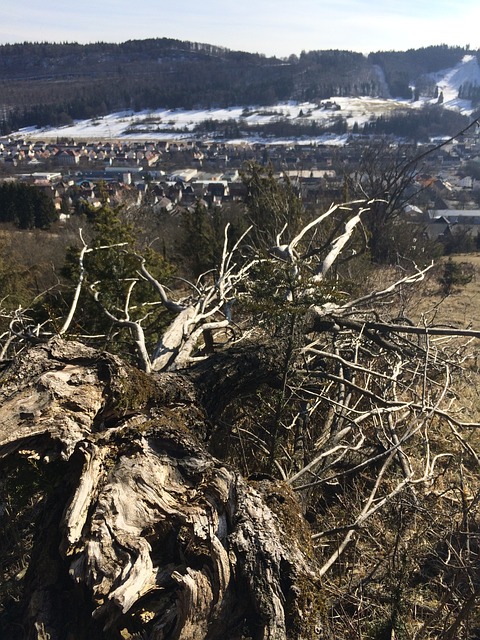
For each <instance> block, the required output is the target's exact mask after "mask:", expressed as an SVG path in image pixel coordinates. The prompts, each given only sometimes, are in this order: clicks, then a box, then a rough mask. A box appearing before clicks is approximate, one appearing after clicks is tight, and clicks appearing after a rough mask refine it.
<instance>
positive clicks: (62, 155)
mask: <svg viewBox="0 0 480 640" xmlns="http://www.w3.org/2000/svg"><path fill="white" fill-rule="evenodd" d="M54 160H55V164H58V165H64V166H73V165H76V164H78V163H79V160H80V157H79V154H78V153H76V152H75V151H73V149H60V151H58V152H57V153H56V154H55V156H54Z"/></svg>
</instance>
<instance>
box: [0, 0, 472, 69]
mask: <svg viewBox="0 0 480 640" xmlns="http://www.w3.org/2000/svg"><path fill="white" fill-rule="evenodd" d="M161 37H167V38H178V39H180V40H191V41H194V42H205V43H209V44H215V45H219V46H224V47H227V48H229V49H238V50H242V51H252V52H258V53H264V54H266V55H277V56H282V57H283V56H288V55H290V54H292V53H295V54H299V53H300V52H301V51H302V50H305V51H311V50H314V49H348V50H351V51H359V52H363V53H368V52H370V51H378V50H396V51H403V50H406V49H411V48H418V47H422V46H428V45H434V44H449V45H462V46H464V45H467V44H468V45H470V46H471V48H472V49H477V48H480V2H479V1H478V0H427V1H425V0H236V1H235V2H231V1H229V0H203V1H202V0H180V1H179V0H168V1H166V0H138V1H137V2H134V1H133V0H80V1H78V2H77V1H75V0H61V1H60V0H2V1H1V6H0V44H4V43H7V42H9V43H13V42H24V41H29V42H43V41H48V42H80V43H88V42H98V41H103V42H123V41H125V40H134V39H143V38H161Z"/></svg>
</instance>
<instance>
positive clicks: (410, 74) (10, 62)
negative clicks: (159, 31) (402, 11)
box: [0, 38, 480, 132]
mask: <svg viewBox="0 0 480 640" xmlns="http://www.w3.org/2000/svg"><path fill="white" fill-rule="evenodd" d="M466 53H469V54H470V55H477V56H479V53H480V52H479V51H470V50H468V49H466V48H462V47H449V46H446V45H439V46H432V47H427V48H423V49H417V50H409V51H406V52H377V53H372V54H370V55H369V56H364V55H363V54H360V53H355V52H352V51H338V50H329V51H322V50H318V51H311V52H302V54H301V55H300V56H296V55H291V56H290V57H288V58H285V59H279V58H275V57H265V56H264V55H261V54H252V53H245V52H240V51H231V50H228V49H224V48H219V47H214V46H211V45H208V44H200V43H194V42H183V41H179V40H172V39H167V38H157V39H149V40H132V41H128V42H124V43H121V44H108V43H96V44H88V45H80V44H76V43H64V44H50V43H24V44H12V45H3V46H0V115H1V122H0V124H1V125H2V130H3V131H4V132H8V131H9V130H15V129H18V128H20V127H22V126H27V125H39V126H43V125H58V124H66V123H68V122H70V121H71V120H72V119H82V118H88V117H92V116H99V115H104V114H106V113H111V112H113V111H118V110H123V109H132V108H133V109H135V110H140V109H148V108H158V107H167V108H178V107H183V108H193V107H197V106H198V107H212V106H231V105H251V104H257V105H261V104H263V105H266V104H274V103H275V102H278V101H284V100H290V99H292V100H300V101H301V100H322V99H327V98H331V97H334V96H364V95H366V96H372V95H375V96H383V97H389V96H396V97H405V98H408V97H410V96H411V94H412V90H411V86H412V85H414V86H416V87H419V88H420V90H421V91H422V92H423V93H425V92H426V93H428V92H433V91H434V89H435V86H434V83H432V81H431V80H430V79H429V78H428V74H430V73H432V72H435V71H439V70H441V69H446V68H449V67H453V66H455V65H456V64H457V63H458V62H459V61H460V60H461V59H462V57H463V56H464V55H465V54H466Z"/></svg>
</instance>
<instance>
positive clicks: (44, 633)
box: [0, 201, 480, 640]
mask: <svg viewBox="0 0 480 640" xmlns="http://www.w3.org/2000/svg"><path fill="white" fill-rule="evenodd" d="M368 206H369V203H366V202H363V201H360V202H354V203H349V204H346V205H342V206H332V207H331V208H330V209H329V210H328V211H327V212H326V213H322V214H321V215H319V216H316V217H314V218H313V219H312V221H311V222H308V223H307V224H305V225H304V226H303V227H302V228H301V229H300V230H297V231H296V233H295V234H293V235H292V237H291V238H290V239H287V240H285V239H284V237H285V236H288V226H285V224H283V225H282V226H281V228H278V226H277V227H276V234H275V238H274V244H272V245H271V246H270V247H269V248H268V251H263V252H259V253H256V254H255V253H252V251H251V247H249V246H248V242H247V240H248V237H247V236H244V237H243V238H242V239H243V240H245V242H244V244H241V241H238V242H236V243H234V244H233V247H232V248H229V237H228V229H227V230H226V232H225V243H224V250H223V255H222V260H221V264H220V265H219V268H218V270H217V271H216V272H214V273H209V274H203V275H202V276H201V277H200V278H199V280H198V281H197V282H196V283H188V286H187V283H185V282H184V283H183V287H182V288H179V290H177V291H170V290H169V289H168V288H167V286H166V285H165V284H164V283H162V282H161V281H160V280H159V279H158V278H156V277H154V276H153V275H152V273H151V271H150V270H149V269H148V267H147V265H146V263H145V261H144V260H143V258H142V257H141V256H140V255H139V254H136V253H135V254H133V255H132V254H130V258H132V260H131V261H130V263H131V264H132V265H134V269H135V270H134V273H132V274H131V275H128V274H127V277H126V278H125V279H124V281H123V282H122V284H123V285H125V288H124V291H125V299H124V301H123V303H122V305H121V306H120V305H118V304H113V303H112V300H113V298H112V297H110V298H109V297H108V296H106V295H104V294H103V293H102V290H104V288H103V289H102V281H101V280H100V281H99V280H98V279H97V280H95V281H94V282H91V281H89V280H88V278H86V277H84V276H85V273H84V271H83V262H82V261H83V259H84V258H85V256H87V255H88V254H89V252H90V248H89V247H88V245H86V244H85V243H84V244H83V248H82V250H81V251H80V255H79V267H80V268H79V273H80V277H79V280H78V284H77V287H76V289H75V294H74V296H73V302H72V304H71V307H70V309H69V312H68V313H67V314H65V317H64V318H62V320H63V321H62V322H59V321H58V318H54V320H55V322H52V321H50V322H44V323H43V324H40V323H38V322H37V323H35V322H34V320H32V317H31V314H30V313H29V312H27V311H22V310H17V311H16V312H15V314H13V316H12V319H11V323H10V333H7V334H6V336H5V341H4V349H3V352H2V354H3V358H4V370H3V373H2V387H1V390H2V407H1V409H0V417H1V418H2V419H1V421H0V424H1V425H2V427H1V429H0V434H1V435H0V455H1V456H2V463H1V464H2V469H4V470H5V472H6V474H5V477H6V478H7V479H6V480H5V482H4V486H3V495H4V496H5V498H4V499H3V516H2V517H3V519H4V521H5V522H6V523H7V525H8V527H9V531H11V535H10V534H8V535H9V536H10V537H11V538H12V540H13V542H11V545H10V547H9V546H8V545H9V544H10V542H8V543H7V544H6V548H7V550H8V549H9V548H10V549H11V553H6V554H5V557H6V558H10V559H7V560H6V566H7V571H5V574H6V575H7V577H8V578H9V580H10V586H9V588H10V589H11V591H10V593H12V594H14V595H15V598H14V600H15V599H16V600H17V602H16V603H11V605H10V606H11V610H10V611H8V615H5V616H3V618H4V620H6V622H5V624H4V628H5V634H6V633H10V634H11V635H12V634H13V635H12V637H15V635H14V634H15V629H17V630H18V629H21V632H22V633H24V634H26V635H27V637H31V638H38V639H40V638H42V639H43V638H47V637H50V638H52V639H53V638H63V637H67V638H68V637H75V638H80V640H82V639H83V638H84V637H85V638H86V637H87V636H89V637H91V638H94V639H95V638H109V637H111V638H122V637H123V638H128V637H139V638H152V639H156V638H165V639H167V638H199V639H200V638H206V639H209V640H213V639H215V638H225V637H228V638H232V639H235V638H238V639H239V640H240V639H247V638H252V639H254V640H256V639H257V638H271V639H274V638H275V639H276V638H280V639H281V638H293V639H295V638H298V639H300V638H312V637H315V635H316V634H317V635H319V636H320V637H323V638H325V639H328V640H331V639H333V638H337V637H347V635H348V633H357V636H358V637H362V634H363V636H365V637H368V638H384V637H390V638H391V637H393V636H394V635H395V634H397V633H398V634H400V633H404V631H405V629H407V630H408V633H410V634H411V637H415V638H434V637H435V638H442V637H443V638H452V637H454V635H452V634H455V633H457V632H458V630H459V629H462V630H464V631H465V634H466V635H465V637H473V636H472V633H474V631H472V632H471V633H470V630H471V629H473V630H474V629H475V627H474V622H472V620H474V615H473V613H472V612H473V610H474V605H475V604H476V601H477V597H478V593H479V583H478V578H477V577H476V574H475V565H476V561H477V558H478V545H477V543H476V536H477V526H476V521H475V518H476V517H477V511H478V505H479V502H480V500H479V499H478V496H480V488H479V487H478V483H477V481H476V479H475V478H476V475H475V474H476V473H477V471H478V465H479V464H480V458H479V456H478V454H477V444H478V443H477V440H476V435H475V433H476V430H477V429H478V423H476V422H474V421H473V420H470V419H469V416H468V412H467V411H466V410H465V407H464V406H463V405H462V402H461V398H460V397H459V392H458V389H460V383H459V382H458V381H461V382H462V384H464V385H467V384H469V381H470V380H473V379H474V371H473V368H474V362H475V349H474V347H473V343H472V341H473V340H475V339H476V338H478V337H479V335H480V334H479V333H478V332H476V331H472V330H471V329H465V328H463V327H436V326H432V325H431V324H430V323H428V322H427V321H426V319H425V318H424V319H423V323H418V324H416V325H415V324H414V323H412V321H411V320H410V319H409V318H408V314H407V311H408V304H407V303H406V299H407V297H408V296H406V292H407V291H409V290H411V289H412V287H416V286H418V285H419V283H422V282H424V281H425V279H426V278H427V277H428V275H429V273H430V266H428V265H427V266H426V267H424V268H416V267H415V266H413V268H412V270H411V272H409V273H402V276H401V277H395V278H392V279H391V280H390V282H389V283H388V284H387V285H386V286H384V287H378V288H376V287H373V286H372V287H370V286H367V285H366V284H365V283H362V285H363V286H360V285H359V284H358V283H355V286H354V287H351V289H350V290H349V289H348V286H349V284H348V281H347V278H343V276H342V268H344V265H346V264H348V265H350V264H352V260H355V258H356V256H357V248H358V247H362V246H364V234H363V231H362V216H363V215H364V213H365V211H367V210H368ZM274 222H275V224H277V223H278V222H279V221H278V220H274ZM327 223H328V224H329V228H328V230H327V232H326V233H323V232H322V225H323V224H327ZM242 239H241V240H242ZM104 249H105V247H104V245H100V246H97V247H96V248H95V251H103V250H104ZM118 250H119V251H120V252H123V251H126V249H125V247H124V246H118ZM122 255H123V254H122ZM343 284H345V287H342V285H343ZM140 285H141V286H149V287H151V291H152V297H151V300H148V301H147V302H142V303H141V305H140V304H133V297H132V291H133V290H134V289H135V287H137V286H140ZM87 286H88V290H89V292H90V294H91V296H92V298H93V300H94V301H95V303H96V304H97V305H98V307H97V308H98V312H99V313H101V314H104V315H105V316H106V317H108V319H109V321H111V322H112V323H113V325H115V326H119V327H122V328H128V329H129V330H130V331H131V338H132V340H131V343H132V346H133V348H132V349H131V350H130V352H128V353H127V354H126V356H127V357H130V363H129V364H127V363H126V359H120V358H119V357H117V356H114V355H111V354H110V355H109V354H106V353H103V352H100V351H98V350H97V349H93V348H91V347H88V346H86V345H84V344H82V343H79V342H77V341H74V338H77V339H78V337H79V336H78V335H77V336H76V335H75V332H74V331H73V327H74V318H75V316H76V314H78V313H80V312H81V309H79V308H78V300H79V299H80V298H79V295H80V291H81V289H83V288H85V287H87ZM119 289H120V287H119ZM158 306H162V307H165V308H166V309H167V310H168V311H169V313H170V314H171V315H170V316H169V323H168V324H167V325H166V328H165V329H164V330H163V331H162V332H160V335H159V336H158V335H157V336H156V339H155V340H151V339H150V338H149V336H148V335H147V333H146V332H145V330H144V327H145V325H146V324H148V319H149V318H150V317H151V316H150V310H151V309H152V308H157V307H158ZM234 312H235V313H236V315H235V314H234ZM234 315H235V318H234ZM154 317H155V318H156V317H157V316H154ZM55 324H56V326H57V327H60V329H59V330H58V329H57V331H56V332H55V331H54V330H53V329H52V326H54V325H55ZM460 339H461V340H460ZM94 340H95V336H88V342H89V343H90V344H91V343H93V342H94ZM148 345H150V349H149V348H148ZM133 362H136V363H137V365H138V367H137V366H135V365H134V364H132V363H133ZM454 379H456V380H457V383H456V384H455V385H454V384H452V380H454ZM32 470H33V476H32ZM457 494H458V495H459V496H461V498H458V497H457ZM33 517H35V520H36V522H37V525H36V528H35V530H32V529H31V528H30V527H29V525H28V522H29V520H31V519H33ZM19 532H23V533H19ZM24 542H25V544H24ZM27 543H28V544H27ZM463 547H465V548H463ZM22 549H23V555H22V553H21V551H22ZM22 557H23V560H22V562H18V558H22ZM11 558H15V560H12V559H11ZM15 563H17V564H15ZM17 565H18V566H17ZM429 572H433V573H434V574H435V576H436V581H434V582H429V581H428V579H427V577H426V576H428V575H429ZM15 584H18V585H21V588H20V587H19V588H18V590H17V591H15V588H14V586H15ZM12 585H13V586H12ZM385 590H387V591H388V597H387V598H386V601H385V602H384V601H381V605H379V604H376V603H377V602H378V601H379V598H381V597H383V598H385V596H382V595H381V594H382V593H383V591H385ZM412 594H413V595H412ZM425 594H427V595H425ZM416 595H418V596H419V597H420V596H421V597H422V598H423V600H422V602H424V603H427V602H428V603H430V604H424V608H423V609H421V610H419V609H417V608H415V609H414V610H413V608H412V607H410V605H411V604H412V602H414V601H415V597H416ZM431 603H433V604H431ZM408 607H410V609H412V611H414V612H413V613H409V614H405V611H406V609H407V608H408ZM410 609H409V610H410ZM475 624H476V623H475ZM479 624H480V622H479ZM5 625H6V626H5ZM16 625H17V626H16ZM18 625H19V626H18ZM374 629H378V633H377V631H374ZM405 633H406V631H405ZM469 633H470V635H468V634H469ZM69 634H70V636H69ZM375 634H377V635H375ZM442 634H443V635H442Z"/></svg>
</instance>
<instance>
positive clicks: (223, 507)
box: [0, 339, 319, 640]
mask: <svg viewBox="0 0 480 640" xmlns="http://www.w3.org/2000/svg"><path fill="white" fill-rule="evenodd" d="M212 375H215V369H214V368H213V369H212ZM193 379H194V378H190V379H188V378H186V377H185V376H182V375H181V374H180V373H170V374H168V373H166V374H157V375H150V376H149V375H146V374H144V373H142V372H141V371H138V370H136V369H132V368H130V367H127V366H126V365H125V364H123V363H122V362H121V361H120V360H119V359H117V358H115V357H113V356H111V355H107V354H99V353H98V352H95V351H93V350H91V349H89V348H87V347H85V346H82V345H80V344H77V343H72V342H64V341H62V340H60V339H54V340H52V341H51V342H49V343H47V344H45V345H42V346H37V347H35V348H32V349H31V350H29V351H27V352H26V353H24V354H23V356H22V357H21V358H19V359H18V360H16V361H14V362H13V363H11V364H10V365H9V366H8V367H7V368H6V369H5V370H4V371H3V372H2V375H1V383H2V384H1V388H0V398H1V405H0V465H1V469H2V472H6V471H8V473H9V476H10V484H8V486H9V487H14V486H17V485H16V484H15V483H19V484H21V483H22V477H21V476H22V473H24V472H25V468H26V467H29V466H33V467H34V468H35V470H36V473H37V476H36V477H37V478H40V481H39V483H38V486H37V487H36V494H35V495H36V499H35V504H34V505H33V506H31V508H32V513H35V515H36V525H35V531H34V534H33V539H32V543H31V551H30V553H29V562H28V563H27V564H28V568H26V571H24V572H19V573H18V575H17V576H16V579H17V582H18V581H19V580H20V581H23V586H22V591H21V595H20V597H19V600H18V602H17V603H13V604H12V605H11V606H9V607H8V608H6V609H5V610H4V611H3V613H2V615H1V616H0V617H1V618H2V621H1V626H0V630H1V631H2V638H20V637H22V638H29V639H36V640H37V639H38V640H40V639H42V640H43V639H47V638H49V639H50V640H69V639H72V640H73V639H75V640H83V639H84V638H88V639H89V640H97V639H98V640H100V638H101V639H102V640H103V639H105V638H107V639H108V638H119V639H120V638H145V639H147V638H148V639H158V640H160V639H167V638H168V639H170V638H171V639H182V640H188V639H192V640H201V639H203V638H205V639H207V638H208V639H209V640H215V639H218V640H220V639H222V640H224V639H226V638H228V639H230V640H235V639H236V638H238V640H240V639H241V638H244V639H247V638H252V639H270V640H281V639H282V638H289V639H300V638H305V639H307V638H309V639H310V638H313V637H315V636H316V625H317V612H318V606H317V604H318V600H319V594H318V585H317V581H316V576H315V566H314V560H313V556H312V550H311V545H310V534H309V530H308V528H307V527H306V524H305V522H304V520H303V518H302V516H301V513H300V510H299V508H298V505H297V503H296V501H295V498H294V497H293V494H292V493H291V492H290V490H289V489H288V487H287V486H286V485H283V484H282V483H278V482H276V483H275V484H274V483H273V482H269V481H261V482H256V483H253V482H248V481H246V480H245V479H243V478H242V477H241V476H240V475H239V474H238V473H236V472H235V470H233V469H231V468H228V467H226V466H225V465H223V464H222V463H221V462H219V461H218V460H216V459H215V458H213V457H212V456H211V455H210V454H209V453H207V451H206V449H205V447H204V445H203V443H202V440H204V434H205V429H206V420H205V415H204V412H203V409H202V407H201V404H200V402H199V396H198V394H197V391H196V387H195V384H194V382H192V380H193ZM212 383H213V386H214V384H215V383H214V381H212ZM204 384H205V380H204ZM42 482H43V484H42ZM3 486H7V485H3ZM33 493H34V489H33V488H32V494H33ZM10 498H11V496H7V495H2V496H1V501H2V512H3V515H2V516H1V517H2V518H6V517H7V515H6V513H7V511H8V510H7V509H6V508H5V505H6V504H7V502H8V500H10ZM12 500H13V498H12ZM10 517H15V514H13V515H11V516H10Z"/></svg>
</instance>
